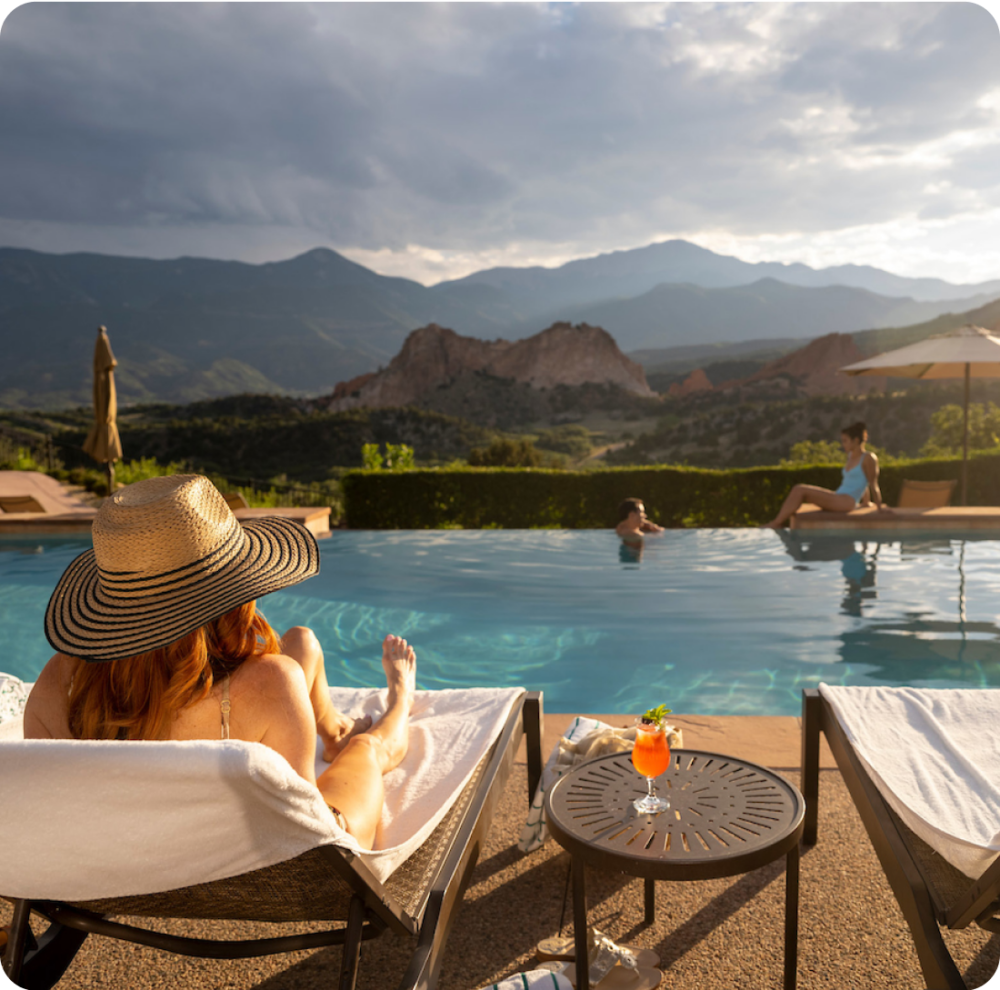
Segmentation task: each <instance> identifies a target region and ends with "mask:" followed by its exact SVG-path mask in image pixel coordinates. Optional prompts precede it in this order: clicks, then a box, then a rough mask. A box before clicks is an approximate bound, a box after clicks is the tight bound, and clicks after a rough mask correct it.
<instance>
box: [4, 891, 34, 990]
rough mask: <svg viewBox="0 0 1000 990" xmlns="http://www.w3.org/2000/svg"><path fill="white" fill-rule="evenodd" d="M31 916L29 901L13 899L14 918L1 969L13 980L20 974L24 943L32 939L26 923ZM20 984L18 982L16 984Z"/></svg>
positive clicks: (29, 926) (29, 927) (17, 978)
mask: <svg viewBox="0 0 1000 990" xmlns="http://www.w3.org/2000/svg"><path fill="white" fill-rule="evenodd" d="M30 918H31V901H25V900H15V901H14V918H13V921H12V922H11V926H10V937H9V940H8V942H7V948H6V950H5V951H4V954H3V971H4V973H6V974H7V976H9V977H10V978H11V980H13V981H15V982H16V981H18V980H19V979H20V976H21V964H22V963H23V962H24V951H25V945H26V944H27V943H28V941H29V940H32V941H33V938H34V937H33V936H32V934H31V925H30V924H29V923H28V921H29V919H30ZM17 985H18V986H20V983H18V984H17Z"/></svg>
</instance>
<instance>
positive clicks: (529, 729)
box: [521, 691, 545, 805]
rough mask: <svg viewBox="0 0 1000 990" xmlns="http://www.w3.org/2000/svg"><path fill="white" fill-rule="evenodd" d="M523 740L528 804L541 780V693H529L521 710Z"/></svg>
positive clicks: (542, 729) (542, 717)
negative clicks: (526, 768) (526, 754)
mask: <svg viewBox="0 0 1000 990" xmlns="http://www.w3.org/2000/svg"><path fill="white" fill-rule="evenodd" d="M522 711H523V715H522V716H521V717H522V718H523V720H524V739H525V746H526V748H527V752H528V804H529V805H530V804H531V802H532V801H533V800H534V799H535V791H537V790H538V784H539V781H540V780H541V779H542V762H543V761H542V735H543V733H544V730H545V714H544V711H543V710H542V692H541V691H529V692H528V696H527V698H525V699H524V708H523V709H522Z"/></svg>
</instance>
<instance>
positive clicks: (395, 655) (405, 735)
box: [369, 635, 417, 773]
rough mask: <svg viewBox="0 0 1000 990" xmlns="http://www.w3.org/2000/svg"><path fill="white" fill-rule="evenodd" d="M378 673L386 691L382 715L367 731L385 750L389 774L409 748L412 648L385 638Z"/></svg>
mask: <svg viewBox="0 0 1000 990" xmlns="http://www.w3.org/2000/svg"><path fill="white" fill-rule="evenodd" d="M382 669H383V670H384V671H385V680H386V684H387V685H388V687H389V697H388V703H387V705H386V710H385V714H384V715H383V716H382V717H381V718H380V719H379V720H378V722H376V723H375V725H374V726H372V728H371V729H370V730H369V731H370V734H371V735H373V736H376V737H377V738H379V739H380V740H381V741H382V743H383V744H384V746H385V752H386V758H387V761H388V764H389V765H388V766H386V767H385V768H384V769H383V771H382V772H383V773H385V772H386V770H391V769H392V768H393V767H394V766H397V765H398V764H399V762H400V761H401V760H402V759H403V757H404V756H405V755H406V750H407V747H408V746H409V731H410V726H409V717H410V711H411V709H412V708H413V696H414V692H415V691H416V689H417V655H416V654H415V653H414V652H413V647H412V646H410V644H409V643H407V642H406V640H405V639H401V638H400V637H399V636H392V635H389V636H386V638H385V640H384V641H383V643H382Z"/></svg>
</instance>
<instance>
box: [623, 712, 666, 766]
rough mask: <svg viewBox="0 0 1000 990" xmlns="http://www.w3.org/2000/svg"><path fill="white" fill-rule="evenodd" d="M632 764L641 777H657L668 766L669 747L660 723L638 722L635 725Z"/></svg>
mask: <svg viewBox="0 0 1000 990" xmlns="http://www.w3.org/2000/svg"><path fill="white" fill-rule="evenodd" d="M632 766H634V767H635V768H636V770H638V771H639V773H641V774H642V775H643V777H659V776H660V774H661V773H663V771H664V770H666V769H667V767H668V766H670V747H669V746H668V745H667V733H666V732H665V731H664V729H663V726H662V725H649V724H647V723H644V722H640V723H639V725H637V726H636V733H635V745H634V746H633V747H632Z"/></svg>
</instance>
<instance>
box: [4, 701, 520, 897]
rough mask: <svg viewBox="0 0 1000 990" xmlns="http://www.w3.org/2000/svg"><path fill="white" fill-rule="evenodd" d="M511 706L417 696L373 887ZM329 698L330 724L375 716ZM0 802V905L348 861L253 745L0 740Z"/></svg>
mask: <svg viewBox="0 0 1000 990" xmlns="http://www.w3.org/2000/svg"><path fill="white" fill-rule="evenodd" d="M520 693H521V692H520V690H519V689H488V688H486V689H484V688H479V689H470V690H450V691H418V692H417V698H416V702H415V705H414V711H413V717H412V720H411V730H410V740H411V742H410V750H409V753H408V754H407V757H406V759H405V760H404V762H403V764H402V765H401V766H400V767H399V768H397V769H396V770H394V771H393V772H392V773H391V774H389V775H387V776H386V778H385V780H386V811H385V813H384V816H383V822H382V827H381V829H380V832H379V835H378V837H377V839H376V849H375V851H373V852H371V853H364V854H363V858H364V860H365V862H366V863H367V864H368V866H369V867H370V868H371V869H372V871H373V872H374V873H375V875H376V876H378V877H379V878H380V879H385V878H386V877H387V876H388V875H389V874H390V873H392V871H393V870H394V869H396V868H397V867H398V866H399V865H400V864H401V863H402V862H403V861H404V860H405V859H406V858H407V857H408V856H410V855H411V854H412V853H413V852H414V851H415V850H416V849H417V848H418V847H419V846H420V845H421V843H422V842H423V841H424V840H425V839H426V837H427V836H428V835H429V834H430V833H431V832H432V831H433V829H434V828H435V826H436V825H437V824H438V822H440V820H441V819H442V818H443V817H444V815H445V814H446V813H447V811H448V809H449V808H450V807H451V805H452V804H453V803H454V801H455V799H456V798H457V797H458V795H459V794H460V793H461V791H462V788H463V787H464V786H465V784H466V782H467V781H468V780H469V778H470V776H471V775H472V772H473V770H474V769H475V767H476V766H477V765H478V763H479V761H480V759H481V758H482V757H483V756H484V755H485V754H486V752H488V750H489V749H490V747H491V746H492V744H493V742H494V740H495V739H496V737H497V735H498V733H499V731H500V729H501V727H502V726H503V724H504V722H505V721H506V718H507V715H508V714H509V712H510V710H511V707H512V705H513V704H514V703H515V701H516V700H517V698H518V697H519V696H520ZM331 697H332V699H333V703H334V705H336V706H337V708H339V709H340V710H341V711H343V712H346V713H351V714H361V713H363V712H371V713H373V714H375V715H376V716H377V714H378V713H379V712H381V711H382V706H383V705H384V700H385V690H384V689H383V690H382V691H381V692H376V691H371V690H367V691H366V690H343V691H341V690H337V689H334V690H332V691H331ZM13 725H17V721H16V720H15V722H14V723H12V726H13ZM5 728H7V729H8V732H9V728H8V727H6V726H5ZM4 735H5V736H7V733H4ZM22 735H23V733H22ZM318 766H319V767H320V768H322V767H323V766H325V764H323V763H322V762H321V761H320V762H319V763H318ZM0 794H2V795H3V800H2V801H0V849H3V855H2V856H0V893H3V894H4V895H6V896H8V897H30V898H39V899H47V898H48V899H58V900H87V899H92V898H100V897H117V896H123V895H127V894H138V893H155V892H157V891H162V890H171V889H173V888H176V887H184V886H189V885H191V884H195V883H203V882H206V881H210V880H216V879H222V878H225V877H229V876H236V875H238V874H240V873H245V872H247V871H249V870H254V869H260V868H262V867H265V866H270V865H272V864H274V863H278V862H281V861H283V860H285V859H290V858H292V857H294V856H297V855H299V854H300V853H302V852H305V851H306V850H308V849H311V848H313V847H314V846H317V845H323V844H334V845H337V846H341V847H342V848H345V849H349V850H352V851H355V852H359V853H360V849H359V848H358V846H357V843H356V842H355V841H354V839H353V838H352V837H351V836H350V835H348V834H347V833H346V832H344V831H343V830H342V829H340V828H339V827H338V826H337V824H336V822H335V821H334V818H333V816H332V815H331V814H330V812H329V810H328V809H327V807H326V805H325V803H324V802H323V799H322V797H321V796H320V794H319V792H318V791H317V790H316V789H315V788H314V787H312V786H311V785H309V784H307V783H306V782H305V781H304V780H303V779H302V778H301V777H300V776H299V775H298V774H297V773H295V771H293V770H292V768H291V767H290V766H289V764H288V763H287V761H286V760H285V759H284V758H283V757H281V756H279V755H278V754H277V753H275V752H274V751H273V750H271V749H270V748H269V747H267V746H264V745H262V744H260V743H247V742H242V741H235V740H234V741H230V742H216V741H204V740H196V741H189V742H128V743H123V742H117V741H101V742H98V741H86V742H81V741H69V740H54V739H45V740H40V739H38V740H24V739H23V738H22V739H20V740H16V739H14V740H12V739H10V738H9V736H7V738H2V737H0Z"/></svg>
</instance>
